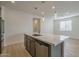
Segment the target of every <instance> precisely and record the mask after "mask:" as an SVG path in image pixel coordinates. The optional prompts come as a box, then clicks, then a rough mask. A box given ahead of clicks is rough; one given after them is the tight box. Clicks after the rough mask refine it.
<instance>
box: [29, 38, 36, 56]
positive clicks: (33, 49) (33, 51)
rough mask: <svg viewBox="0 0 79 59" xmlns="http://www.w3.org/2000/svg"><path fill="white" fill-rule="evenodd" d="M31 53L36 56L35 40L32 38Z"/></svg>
mask: <svg viewBox="0 0 79 59" xmlns="http://www.w3.org/2000/svg"><path fill="white" fill-rule="evenodd" d="M30 54H31V55H32V56H33V57H35V41H34V39H32V38H31V40H30Z"/></svg>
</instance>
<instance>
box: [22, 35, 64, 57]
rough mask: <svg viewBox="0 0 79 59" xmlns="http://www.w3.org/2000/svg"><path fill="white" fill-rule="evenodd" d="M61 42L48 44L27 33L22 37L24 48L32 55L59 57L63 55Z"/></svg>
mask: <svg viewBox="0 0 79 59" xmlns="http://www.w3.org/2000/svg"><path fill="white" fill-rule="evenodd" d="M63 43H64V42H62V43H61V44H58V45H56V46H55V45H54V44H52V45H50V44H47V43H45V42H43V41H40V40H38V39H36V38H34V37H31V36H28V35H25V39H24V45H25V48H26V50H27V51H28V52H29V53H30V54H31V56H33V57H61V56H63V55H64V54H63V50H64V49H63Z"/></svg>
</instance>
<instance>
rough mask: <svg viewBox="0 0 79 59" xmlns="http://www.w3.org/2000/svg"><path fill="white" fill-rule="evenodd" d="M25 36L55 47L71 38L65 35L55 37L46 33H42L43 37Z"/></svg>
mask: <svg viewBox="0 0 79 59" xmlns="http://www.w3.org/2000/svg"><path fill="white" fill-rule="evenodd" d="M25 35H28V36H30V37H33V38H36V39H38V40H40V41H43V42H45V43H47V44H50V45H53V44H54V45H55V46H56V45H58V44H60V43H62V42H64V40H65V39H68V38H69V36H65V35H54V34H46V33H41V36H33V33H25Z"/></svg>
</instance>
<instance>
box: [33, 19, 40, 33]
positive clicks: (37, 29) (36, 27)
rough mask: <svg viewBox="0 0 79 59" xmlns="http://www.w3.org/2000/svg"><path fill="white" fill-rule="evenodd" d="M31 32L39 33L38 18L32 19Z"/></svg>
mask: <svg viewBox="0 0 79 59" xmlns="http://www.w3.org/2000/svg"><path fill="white" fill-rule="evenodd" d="M33 32H34V33H40V18H33Z"/></svg>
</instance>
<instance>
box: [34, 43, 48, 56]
mask: <svg viewBox="0 0 79 59" xmlns="http://www.w3.org/2000/svg"><path fill="white" fill-rule="evenodd" d="M35 44H36V57H48V47H47V46H45V45H44V44H43V43H39V42H36V43H35Z"/></svg>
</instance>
